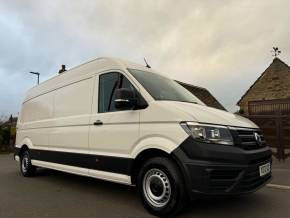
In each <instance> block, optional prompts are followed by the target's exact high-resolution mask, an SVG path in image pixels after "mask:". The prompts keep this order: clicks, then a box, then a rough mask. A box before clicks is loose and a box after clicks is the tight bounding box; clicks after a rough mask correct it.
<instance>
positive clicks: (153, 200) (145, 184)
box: [137, 157, 186, 217]
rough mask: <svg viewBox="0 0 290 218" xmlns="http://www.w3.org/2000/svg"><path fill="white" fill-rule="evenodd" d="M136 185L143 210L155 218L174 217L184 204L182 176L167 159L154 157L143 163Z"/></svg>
mask: <svg viewBox="0 0 290 218" xmlns="http://www.w3.org/2000/svg"><path fill="white" fill-rule="evenodd" d="M137 185H138V190H139V193H140V196H141V198H142V201H143V204H144V206H145V208H146V209H147V210H148V211H149V212H150V213H152V214H154V215H156V216H161V217H168V216H174V215H175V214H177V213H178V212H179V211H180V210H181V209H182V208H183V206H184V204H185V196H186V195H185V190H184V184H183V180H182V175H181V174H180V171H179V169H178V167H177V166H176V164H175V163H174V162H173V161H171V160H170V159H168V158H165V157H156V158H152V159H150V160H148V161H147V162H145V164H144V165H143V167H142V168H141V170H140V173H139V177H138V184H137Z"/></svg>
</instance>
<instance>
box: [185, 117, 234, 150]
mask: <svg viewBox="0 0 290 218" xmlns="http://www.w3.org/2000/svg"><path fill="white" fill-rule="evenodd" d="M180 125H181V127H182V128H183V129H184V130H185V132H187V133H188V134H189V135H190V136H192V137H193V138H194V139H196V140H198V141H201V142H206V143H214V144H222V145H233V144H234V142H233V137H232V135H231V133H230V131H229V129H228V128H227V127H226V126H219V125H207V124H200V123H194V122H181V123H180Z"/></svg>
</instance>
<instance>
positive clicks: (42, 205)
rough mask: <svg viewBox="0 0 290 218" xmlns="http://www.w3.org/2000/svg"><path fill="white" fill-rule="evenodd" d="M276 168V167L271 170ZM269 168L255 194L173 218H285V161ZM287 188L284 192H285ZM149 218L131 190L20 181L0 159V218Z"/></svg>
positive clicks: (205, 203) (44, 176)
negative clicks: (268, 179)
mask: <svg viewBox="0 0 290 218" xmlns="http://www.w3.org/2000/svg"><path fill="white" fill-rule="evenodd" d="M275 166H276V165H275ZM275 166H274V169H273V175H274V177H275V178H274V179H273V180H272V182H271V183H272V184H278V185H284V186H285V187H284V186H283V187H284V188H283V189H281V188H271V187H264V188H263V189H261V190H259V191H258V192H256V193H254V194H251V195H247V196H243V197H234V198H228V199H203V200H197V201H194V202H192V203H191V206H190V207H189V208H187V209H186V210H185V211H183V212H182V213H181V214H180V215H179V217H201V218H207V217H223V218H225V217H234V218H239V217H241V218H245V217H253V218H259V217H263V218H266V217H274V218H280V217H282V218H288V217H290V162H286V163H284V164H277V167H275ZM287 187H289V189H287ZM9 217H11V218H12V217H13V218H14V217H15V218H26V217H27V218H36V217H37V218H40V217H53V218H58V217H61V218H66V217H67V218H74V217H80V218H83V217H138V218H139V217H151V216H150V215H149V214H148V213H147V212H146V210H145V209H144V208H143V206H142V204H141V201H140V200H139V198H138V194H137V191H136V189H135V188H134V187H128V186H124V185H119V184H114V183H109V182H104V181H100V180H96V179H92V178H87V177H81V176H76V175H70V174H67V173H62V172H57V171H53V170H44V169H42V170H39V171H38V173H37V176H35V177H32V178H24V177H22V176H21V175H20V172H19V166H18V162H15V161H14V160H13V156H12V155H4V154H3V155H0V218H9Z"/></svg>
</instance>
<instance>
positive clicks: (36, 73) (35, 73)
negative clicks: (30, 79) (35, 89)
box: [29, 72, 40, 85]
mask: <svg viewBox="0 0 290 218" xmlns="http://www.w3.org/2000/svg"><path fill="white" fill-rule="evenodd" d="M29 73H31V74H34V75H37V85H39V75H40V73H38V72H29Z"/></svg>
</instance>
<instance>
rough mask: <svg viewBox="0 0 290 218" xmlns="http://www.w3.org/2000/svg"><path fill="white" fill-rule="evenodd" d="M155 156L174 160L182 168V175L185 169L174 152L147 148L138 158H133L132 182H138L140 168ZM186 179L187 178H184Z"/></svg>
mask: <svg viewBox="0 0 290 218" xmlns="http://www.w3.org/2000/svg"><path fill="white" fill-rule="evenodd" d="M153 157H166V158H168V159H170V160H171V161H173V162H174V163H175V164H176V166H177V167H178V169H179V170H180V172H181V174H182V176H183V177H184V176H185V175H183V172H184V169H183V166H182V164H181V162H180V161H179V160H178V158H177V156H175V155H174V154H172V153H168V152H166V151H164V150H161V149H159V148H149V149H145V150H143V151H142V152H140V153H139V154H138V155H137V156H136V158H135V159H134V160H133V164H132V168H131V182H132V184H134V185H136V184H137V177H138V172H139V170H140V168H141V167H142V164H144V163H145V162H146V161H147V160H149V159H151V158H153ZM184 179H185V178H184Z"/></svg>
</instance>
